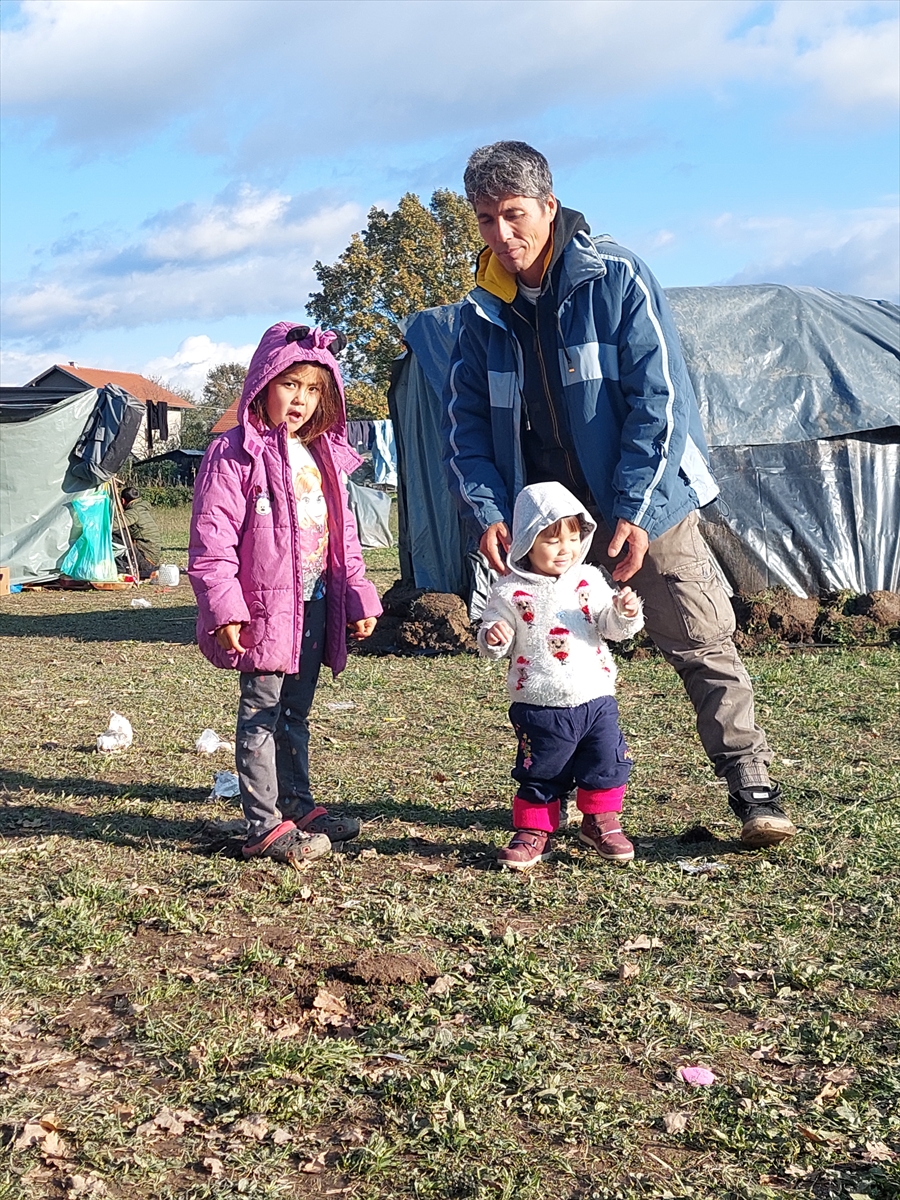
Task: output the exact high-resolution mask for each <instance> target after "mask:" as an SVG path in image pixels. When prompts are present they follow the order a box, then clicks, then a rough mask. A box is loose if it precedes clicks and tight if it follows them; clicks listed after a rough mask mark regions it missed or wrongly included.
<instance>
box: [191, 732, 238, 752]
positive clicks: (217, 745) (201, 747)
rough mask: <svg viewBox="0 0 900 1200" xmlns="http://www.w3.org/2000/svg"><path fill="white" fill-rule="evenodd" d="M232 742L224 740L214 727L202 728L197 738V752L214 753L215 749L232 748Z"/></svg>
mask: <svg viewBox="0 0 900 1200" xmlns="http://www.w3.org/2000/svg"><path fill="white" fill-rule="evenodd" d="M233 749H234V742H226V741H225V739H224V738H220V737H219V735H218V734H217V733H216V731H215V730H214V729H204V730H203V732H202V733H201V734H200V736H199V737H198V738H197V753H198V754H215V752H216V751H217V750H233Z"/></svg>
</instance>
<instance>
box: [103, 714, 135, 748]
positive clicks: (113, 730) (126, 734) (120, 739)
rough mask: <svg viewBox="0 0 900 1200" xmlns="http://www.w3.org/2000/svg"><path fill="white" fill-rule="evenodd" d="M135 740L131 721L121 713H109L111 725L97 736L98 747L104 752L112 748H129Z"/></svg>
mask: <svg viewBox="0 0 900 1200" xmlns="http://www.w3.org/2000/svg"><path fill="white" fill-rule="evenodd" d="M133 741H134V730H133V729H132V728H131V722H130V721H129V720H128V718H127V717H123V716H122V714H121V713H117V712H112V713H110V714H109V727H108V729H106V731H105V732H104V733H101V734H98V736H97V749H98V750H100V751H103V752H108V751H110V750H127V749H128V747H129V746H130V745H131V743H132V742H133Z"/></svg>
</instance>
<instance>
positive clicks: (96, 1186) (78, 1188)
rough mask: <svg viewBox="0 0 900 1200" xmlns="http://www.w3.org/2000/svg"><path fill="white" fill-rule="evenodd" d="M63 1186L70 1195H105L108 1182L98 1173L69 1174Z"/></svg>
mask: <svg viewBox="0 0 900 1200" xmlns="http://www.w3.org/2000/svg"><path fill="white" fill-rule="evenodd" d="M63 1187H64V1188H65V1189H66V1191H67V1192H68V1193H69V1195H70V1196H105V1195H107V1191H106V1184H105V1183H104V1182H103V1180H102V1179H98V1178H97V1176H96V1175H67V1176H66V1177H65V1179H64V1180H63Z"/></svg>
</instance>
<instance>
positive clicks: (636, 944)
mask: <svg viewBox="0 0 900 1200" xmlns="http://www.w3.org/2000/svg"><path fill="white" fill-rule="evenodd" d="M620 949H621V950H622V951H624V952H625V953H626V954H627V953H630V952H631V951H633V950H661V949H662V942H661V941H660V940H659V938H657V937H653V938H652V937H648V936H647V934H646V933H639V934H638V936H637V937H636V938H635V939H634V941H631V942H626V943H625V944H624V945H623V946H621V947H620Z"/></svg>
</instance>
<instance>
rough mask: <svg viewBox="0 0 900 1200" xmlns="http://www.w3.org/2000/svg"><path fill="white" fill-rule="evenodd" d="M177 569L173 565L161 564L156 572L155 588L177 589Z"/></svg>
mask: <svg viewBox="0 0 900 1200" xmlns="http://www.w3.org/2000/svg"><path fill="white" fill-rule="evenodd" d="M178 580H179V575H178V568H177V567H176V566H175V564H174V563H161V564H160V566H159V568H158V569H157V572H156V584H157V587H178Z"/></svg>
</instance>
